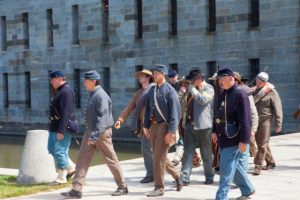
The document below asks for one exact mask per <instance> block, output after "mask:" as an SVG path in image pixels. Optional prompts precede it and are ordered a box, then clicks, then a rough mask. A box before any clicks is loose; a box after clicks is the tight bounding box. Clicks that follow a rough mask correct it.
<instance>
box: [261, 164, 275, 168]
mask: <svg viewBox="0 0 300 200" xmlns="http://www.w3.org/2000/svg"><path fill="white" fill-rule="evenodd" d="M274 168H276V165H275V163H272V164H269V165H266V166H264V167H263V168H262V169H263V170H269V169H274Z"/></svg>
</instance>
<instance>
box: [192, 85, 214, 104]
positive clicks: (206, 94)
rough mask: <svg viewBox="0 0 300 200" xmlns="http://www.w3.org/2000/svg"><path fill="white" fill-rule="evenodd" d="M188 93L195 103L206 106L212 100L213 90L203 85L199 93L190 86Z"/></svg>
mask: <svg viewBox="0 0 300 200" xmlns="http://www.w3.org/2000/svg"><path fill="white" fill-rule="evenodd" d="M190 92H191V94H192V96H193V98H194V100H195V102H197V103H199V104H200V105H206V104H208V103H209V102H210V101H212V100H213V98H214V94H215V91H214V88H213V87H210V86H209V85H207V84H206V85H205V86H204V88H203V90H201V91H199V90H197V89H196V88H195V87H194V86H191V89H190Z"/></svg>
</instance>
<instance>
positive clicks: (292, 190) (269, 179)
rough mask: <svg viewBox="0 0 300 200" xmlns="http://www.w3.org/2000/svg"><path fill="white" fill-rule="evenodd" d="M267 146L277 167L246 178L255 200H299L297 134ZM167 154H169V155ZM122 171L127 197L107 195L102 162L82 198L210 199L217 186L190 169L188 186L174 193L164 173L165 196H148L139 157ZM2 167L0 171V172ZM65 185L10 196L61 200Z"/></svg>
mask: <svg viewBox="0 0 300 200" xmlns="http://www.w3.org/2000/svg"><path fill="white" fill-rule="evenodd" d="M271 149H272V152H273V155H274V156H275V160H276V164H277V167H276V169H274V170H269V171H263V172H262V174H261V175H260V176H252V175H251V174H249V177H250V179H251V181H252V183H253V185H254V186H255V189H256V195H255V196H254V198H253V199H257V200H270V199H272V200H274V199H278V200H284V199H289V200H290V199H300V190H299V187H300V133H295V134H289V135H282V136H276V137H272V138H271ZM169 156H172V155H171V154H170V155H169ZM252 160H253V159H252V158H250V169H249V172H252V171H253V167H254V165H253V162H252ZM121 165H122V168H123V170H124V174H125V177H126V180H127V182H128V187H129V191H130V193H129V194H128V195H127V196H122V197H111V196H110V193H111V192H113V191H114V190H115V189H116V185H115V184H114V180H113V178H112V175H111V173H110V171H109V170H108V168H107V167H106V166H105V165H100V166H94V167H91V168H90V170H89V172H88V176H87V182H86V185H85V186H84V189H83V199H86V200H96V199H97V200H99V199H105V200H107V199H114V200H118V199H122V200H126V199H128V200H129V199H130V200H133V199H170V200H171V199H172V200H176V199H178V200H179V199H180V200H181V199H187V200H194V199H214V197H215V193H216V191H217V189H218V180H219V176H218V175H216V176H215V184H214V185H210V186H207V185H204V184H203V181H204V177H203V168H202V166H201V167H199V168H194V169H193V174H192V176H191V180H192V182H191V184H190V186H187V187H184V188H183V189H182V191H181V192H176V191H175V187H174V184H173V180H172V178H171V176H170V175H166V178H165V185H166V192H165V196H163V197H160V198H148V197H146V196H145V194H146V193H147V192H149V191H151V190H152V189H153V183H149V184H140V183H139V180H140V179H141V178H142V177H143V176H144V174H145V171H144V166H143V161H142V159H141V158H139V159H134V160H127V161H123V162H122V163H121ZM4 171H5V170H0V174H1V173H3V172H4ZM68 190H69V188H66V189H61V190H56V191H51V192H46V193H39V194H36V195H31V196H23V197H19V198H12V199H30V200H47V199H49V200H50V199H51V200H54V199H63V198H62V196H60V195H59V193H60V192H64V191H68ZM239 196H240V192H239V190H238V189H232V190H231V191H230V193H229V197H230V199H235V198H237V197H239Z"/></svg>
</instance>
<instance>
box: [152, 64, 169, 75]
mask: <svg viewBox="0 0 300 200" xmlns="http://www.w3.org/2000/svg"><path fill="white" fill-rule="evenodd" d="M151 71H158V72H161V73H163V74H164V75H168V69H167V67H166V66H165V65H155V67H153V68H152V69H151Z"/></svg>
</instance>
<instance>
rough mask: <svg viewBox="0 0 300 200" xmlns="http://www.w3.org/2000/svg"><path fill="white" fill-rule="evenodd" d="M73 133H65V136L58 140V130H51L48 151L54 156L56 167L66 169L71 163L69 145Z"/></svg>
mask: <svg viewBox="0 0 300 200" xmlns="http://www.w3.org/2000/svg"><path fill="white" fill-rule="evenodd" d="M71 138H72V136H71V134H70V133H64V138H63V139H62V140H58V139H57V138H56V132H50V133H49V138H48V151H49V153H50V154H51V155H52V156H53V158H54V160H55V163H56V167H57V168H59V169H66V168H67V167H68V166H69V164H68V160H69V147H70V143H71Z"/></svg>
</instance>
